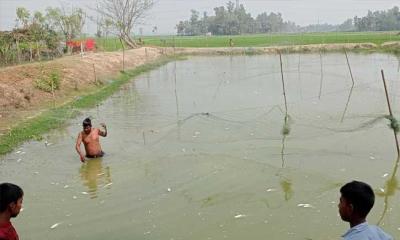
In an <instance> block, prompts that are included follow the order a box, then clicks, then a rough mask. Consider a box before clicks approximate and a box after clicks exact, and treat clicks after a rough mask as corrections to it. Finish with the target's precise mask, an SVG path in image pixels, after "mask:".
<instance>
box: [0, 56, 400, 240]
mask: <svg viewBox="0 0 400 240" xmlns="http://www.w3.org/2000/svg"><path fill="white" fill-rule="evenodd" d="M282 60H283V72H284V81H285V87H286V96H287V101H288V105H287V106H288V112H287V114H288V116H289V121H288V122H287V124H286V128H287V129H289V130H290V131H289V134H288V135H283V134H282V128H283V126H284V123H285V122H284V119H285V115H286V112H285V107H284V98H283V94H282V79H281V70H280V62H279V56H273V55H263V56H235V57H229V56H228V57H192V58H190V59H188V60H186V61H179V62H172V63H169V64H168V65H166V66H163V67H161V68H159V69H157V70H154V71H152V72H149V73H147V74H144V75H142V76H140V77H138V78H137V79H136V80H135V81H132V83H130V84H127V85H125V86H124V87H123V89H122V90H121V91H120V92H118V93H116V94H115V95H114V96H112V97H111V98H110V99H108V100H107V101H105V102H103V103H102V104H100V105H99V106H98V107H97V108H95V109H91V110H88V111H87V112H85V113H83V114H82V115H81V116H79V117H78V118H76V119H73V120H71V121H70V123H69V125H68V127H66V128H64V129H59V130H54V131H52V132H51V133H50V134H48V135H47V136H46V137H45V140H43V141H39V142H30V143H27V144H24V145H23V146H21V148H19V149H17V150H16V151H14V152H13V153H11V154H9V155H6V156H4V157H2V159H1V160H0V180H1V181H2V182H3V181H9V182H15V183H17V184H19V185H21V186H22V187H23V189H24V191H25V199H24V211H23V212H22V213H21V214H20V216H18V218H16V219H15V220H14V225H15V226H16V228H17V229H18V231H19V233H20V238H21V239H25V240H28V239H58V240H61V239H175V240H178V239H182V240H186V239H193V240H195V239H281V240H285V239H338V238H339V237H340V235H341V234H343V233H344V232H345V231H346V230H347V228H348V225H347V224H346V223H344V222H342V221H341V220H340V217H339V216H338V213H337V212H338V211H337V204H338V198H339V188H340V186H341V185H343V184H344V183H346V182H348V181H351V180H353V179H358V180H362V181H367V182H368V183H370V184H371V185H372V186H373V188H374V189H375V190H376V193H377V199H376V204H375V207H374V209H373V210H372V212H371V214H370V216H369V219H368V220H369V222H370V223H373V224H377V223H379V224H380V225H381V226H383V228H384V229H385V230H387V231H388V232H389V233H390V234H392V235H393V236H397V237H398V236H400V234H399V233H400V224H399V222H398V219H400V214H399V210H400V209H399V206H400V199H399V197H398V193H397V191H398V189H399V186H398V183H397V177H396V171H397V169H395V168H394V167H395V164H396V149H395V145H394V140H393V132H392V131H391V129H390V128H389V127H388V126H387V125H388V123H389V122H388V121H387V120H386V119H383V118H382V116H383V115H385V114H387V113H388V110H387V105H386V99H385V95H384V90H383V84H382V80H381V75H380V70H381V69H384V70H385V74H386V78H387V81H388V87H389V93H390V99H391V101H392V108H393V110H394V112H395V113H396V114H397V113H399V110H398V109H399V104H398V102H399V101H398V100H399V98H398V97H399V90H398V89H400V86H399V85H400V84H399V80H400V78H399V76H400V75H399V71H398V66H399V65H398V64H399V62H398V59H397V58H395V57H393V56H391V55H384V54H369V55H362V54H349V61H350V64H351V68H352V71H353V75H354V81H355V84H354V86H353V87H352V80H351V78H350V73H349V69H348V66H347V63H346V58H345V56H344V55H343V54H339V53H338V54H322V55H320V54H303V55H297V54H290V55H288V54H284V55H283V58H282ZM87 116H91V117H92V118H93V123H94V124H95V125H98V124H99V123H101V122H105V123H107V126H108V129H109V135H108V137H107V138H103V139H101V140H102V146H103V148H104V151H105V152H106V156H105V157H104V158H103V159H97V160H90V161H88V162H87V163H85V164H81V163H80V162H79V158H78V155H77V154H76V153H75V150H74V144H75V139H76V136H77V134H78V132H79V131H80V130H81V121H82V120H83V119H84V118H85V117H87ZM45 141H47V143H48V144H45ZM52 226H53V228H51V227H52Z"/></svg>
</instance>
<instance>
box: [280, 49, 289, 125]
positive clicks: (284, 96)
mask: <svg viewBox="0 0 400 240" xmlns="http://www.w3.org/2000/svg"><path fill="white" fill-rule="evenodd" d="M279 61H280V65H281V77H282V89H283V98H284V100H285V119H286V118H287V115H288V107H287V100H286V89H285V80H284V78H283V66H282V54H281V52H280V51H279Z"/></svg>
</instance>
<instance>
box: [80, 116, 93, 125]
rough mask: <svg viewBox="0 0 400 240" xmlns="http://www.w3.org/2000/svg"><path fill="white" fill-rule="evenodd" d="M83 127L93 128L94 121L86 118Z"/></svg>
mask: <svg viewBox="0 0 400 240" xmlns="http://www.w3.org/2000/svg"><path fill="white" fill-rule="evenodd" d="M82 125H83V127H87V126H90V127H91V126H92V120H90V118H85V120H83V123H82Z"/></svg>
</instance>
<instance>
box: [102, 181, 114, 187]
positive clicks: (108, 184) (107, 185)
mask: <svg viewBox="0 0 400 240" xmlns="http://www.w3.org/2000/svg"><path fill="white" fill-rule="evenodd" d="M111 185H112V182H111V183H107V184H106V185H104V187H103V188H106V187H109V186H111Z"/></svg>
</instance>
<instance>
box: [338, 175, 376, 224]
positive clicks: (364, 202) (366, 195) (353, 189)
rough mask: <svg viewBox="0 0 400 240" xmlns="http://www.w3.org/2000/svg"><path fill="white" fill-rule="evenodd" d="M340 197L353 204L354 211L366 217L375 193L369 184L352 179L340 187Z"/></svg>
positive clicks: (372, 204) (372, 203)
mask: <svg viewBox="0 0 400 240" xmlns="http://www.w3.org/2000/svg"><path fill="white" fill-rule="evenodd" d="M340 193H341V194H342V197H343V198H345V199H346V200H347V201H348V202H349V203H351V204H352V205H353V208H354V211H355V212H357V213H358V214H360V216H361V217H367V215H368V213H369V211H370V210H371V209H372V207H373V206H374V202H375V194H374V191H373V190H372V188H371V186H370V185H368V184H366V183H364V182H359V181H352V182H349V183H347V184H345V185H344V186H343V187H341V188H340Z"/></svg>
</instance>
